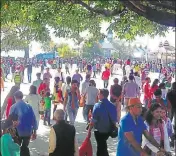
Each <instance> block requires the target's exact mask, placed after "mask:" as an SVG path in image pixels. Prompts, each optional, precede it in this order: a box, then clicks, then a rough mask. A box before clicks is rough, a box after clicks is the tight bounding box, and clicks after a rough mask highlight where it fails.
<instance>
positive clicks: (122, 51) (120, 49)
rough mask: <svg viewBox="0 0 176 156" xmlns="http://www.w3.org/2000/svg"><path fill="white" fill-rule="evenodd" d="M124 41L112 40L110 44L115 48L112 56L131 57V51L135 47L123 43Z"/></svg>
mask: <svg viewBox="0 0 176 156" xmlns="http://www.w3.org/2000/svg"><path fill="white" fill-rule="evenodd" d="M125 43H126V42H125V41H122V40H115V41H113V42H112V45H113V47H114V49H115V52H114V54H113V56H114V55H115V57H118V58H120V59H126V58H131V57H133V52H134V50H135V47H133V46H131V45H130V44H128V45H125Z"/></svg>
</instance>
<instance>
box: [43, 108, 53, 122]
mask: <svg viewBox="0 0 176 156" xmlns="http://www.w3.org/2000/svg"><path fill="white" fill-rule="evenodd" d="M50 118H51V109H45V115H44V123H45V122H46V121H47V122H48V124H50Z"/></svg>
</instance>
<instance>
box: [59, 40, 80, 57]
mask: <svg viewBox="0 0 176 156" xmlns="http://www.w3.org/2000/svg"><path fill="white" fill-rule="evenodd" d="M57 51H58V55H59V56H60V57H63V58H70V57H76V56H78V55H79V53H78V52H77V51H76V50H73V49H71V48H70V46H69V45H68V44H66V43H62V44H60V45H57Z"/></svg>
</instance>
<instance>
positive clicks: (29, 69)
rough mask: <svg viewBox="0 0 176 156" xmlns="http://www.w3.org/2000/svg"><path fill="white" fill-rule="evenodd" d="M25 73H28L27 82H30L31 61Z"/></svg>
mask: <svg viewBox="0 0 176 156" xmlns="http://www.w3.org/2000/svg"><path fill="white" fill-rule="evenodd" d="M27 75H28V82H29V83H31V76H32V63H31V62H29V64H28V65H27Z"/></svg>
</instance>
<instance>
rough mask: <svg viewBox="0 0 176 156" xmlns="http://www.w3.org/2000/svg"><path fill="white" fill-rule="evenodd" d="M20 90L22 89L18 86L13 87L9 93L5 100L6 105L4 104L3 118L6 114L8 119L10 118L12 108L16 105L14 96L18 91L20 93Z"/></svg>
mask: <svg viewBox="0 0 176 156" xmlns="http://www.w3.org/2000/svg"><path fill="white" fill-rule="evenodd" d="M19 89H20V88H19V87H18V86H13V87H12V88H11V90H10V92H9V93H8V95H7V96H6V98H5V100H4V103H3V105H2V109H1V113H2V116H3V115H4V112H5V115H6V119H7V118H8V116H9V112H10V108H11V107H12V105H13V104H15V98H14V96H13V94H14V93H15V92H16V91H18V90H19Z"/></svg>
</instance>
